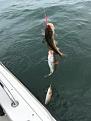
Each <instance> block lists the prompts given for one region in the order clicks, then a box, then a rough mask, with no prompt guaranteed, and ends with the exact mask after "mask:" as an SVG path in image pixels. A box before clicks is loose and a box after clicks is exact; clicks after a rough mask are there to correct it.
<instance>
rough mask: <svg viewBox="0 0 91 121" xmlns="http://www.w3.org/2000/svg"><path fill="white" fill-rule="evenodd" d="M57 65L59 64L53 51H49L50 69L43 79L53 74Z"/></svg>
mask: <svg viewBox="0 0 91 121" xmlns="http://www.w3.org/2000/svg"><path fill="white" fill-rule="evenodd" d="M57 64H59V61H57V59H56V57H55V53H54V51H53V50H51V49H49V51H48V66H49V69H50V73H49V74H48V75H46V76H45V78H46V77H49V76H51V75H52V74H53V73H54V71H55V69H56V65H57Z"/></svg>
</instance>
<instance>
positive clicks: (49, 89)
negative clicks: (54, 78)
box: [45, 85, 52, 105]
mask: <svg viewBox="0 0 91 121" xmlns="http://www.w3.org/2000/svg"><path fill="white" fill-rule="evenodd" d="M51 99H52V87H51V85H50V86H49V88H48V91H47V94H46V98H45V104H46V105H47V104H48V103H49V102H50V101H51Z"/></svg>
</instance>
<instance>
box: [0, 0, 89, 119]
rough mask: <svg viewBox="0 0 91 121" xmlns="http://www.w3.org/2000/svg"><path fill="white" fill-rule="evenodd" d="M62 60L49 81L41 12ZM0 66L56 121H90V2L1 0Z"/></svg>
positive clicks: (73, 0) (69, 0)
mask: <svg viewBox="0 0 91 121" xmlns="http://www.w3.org/2000/svg"><path fill="white" fill-rule="evenodd" d="M43 8H46V12H47V14H48V16H49V21H50V22H53V23H54V24H55V27H56V34H57V37H56V39H57V40H58V45H59V47H60V48H61V49H62V50H63V52H64V53H65V54H66V56H65V57H64V58H62V59H60V64H59V66H58V68H57V70H56V72H55V73H54V74H53V75H52V76H51V77H50V78H44V75H46V74H48V73H49V68H48V64H47V62H46V61H45V60H46V59H47V51H48V50H47V47H46V45H45V44H43V43H42V42H41V41H42V39H43V38H42V34H41V30H42V29H44V26H43V22H44V12H43ZM0 61H2V62H3V64H5V66H6V67H7V68H8V69H9V70H10V71H11V72H12V73H13V74H14V75H15V76H16V77H17V78H19V80H20V81H21V82H22V83H23V84H24V85H25V86H26V87H27V88H28V89H29V90H30V91H31V92H32V93H33V94H34V95H35V96H36V97H37V98H38V99H39V100H40V102H41V103H42V104H44V100H45V95H46V90H47V88H48V87H49V85H50V83H51V82H52V87H53V99H52V101H51V103H50V104H49V105H48V106H46V107H47V109H48V110H49V111H50V112H51V113H52V115H53V116H54V117H55V118H56V119H57V120H58V121H91V0H50V1H49V0H33V1H32V0H0Z"/></svg>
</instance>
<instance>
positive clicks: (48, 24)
mask: <svg viewBox="0 0 91 121" xmlns="http://www.w3.org/2000/svg"><path fill="white" fill-rule="evenodd" d="M47 28H48V29H49V30H52V31H53V32H54V29H55V27H54V25H53V24H52V23H47Z"/></svg>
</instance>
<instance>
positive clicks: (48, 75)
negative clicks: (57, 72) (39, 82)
mask: <svg viewBox="0 0 91 121" xmlns="http://www.w3.org/2000/svg"><path fill="white" fill-rule="evenodd" d="M52 74H53V73H49V74H47V75H45V76H44V78H47V77H50V76H51V75H52Z"/></svg>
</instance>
